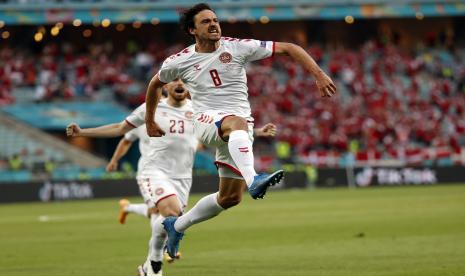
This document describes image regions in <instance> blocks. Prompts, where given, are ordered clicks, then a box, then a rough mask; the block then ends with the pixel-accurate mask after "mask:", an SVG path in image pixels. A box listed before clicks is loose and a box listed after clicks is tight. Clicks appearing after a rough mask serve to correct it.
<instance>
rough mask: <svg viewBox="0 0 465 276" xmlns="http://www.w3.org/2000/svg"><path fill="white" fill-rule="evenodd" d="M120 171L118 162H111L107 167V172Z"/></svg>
mask: <svg viewBox="0 0 465 276" xmlns="http://www.w3.org/2000/svg"><path fill="white" fill-rule="evenodd" d="M117 169H118V162H114V161H110V163H108V165H107V167H106V171H107V172H114V171H116V170H117Z"/></svg>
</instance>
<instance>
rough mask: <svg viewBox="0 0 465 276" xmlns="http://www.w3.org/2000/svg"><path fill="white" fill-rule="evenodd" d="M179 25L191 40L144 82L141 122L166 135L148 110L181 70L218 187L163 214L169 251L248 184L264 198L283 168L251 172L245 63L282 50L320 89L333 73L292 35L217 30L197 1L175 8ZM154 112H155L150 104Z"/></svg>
mask: <svg viewBox="0 0 465 276" xmlns="http://www.w3.org/2000/svg"><path fill="white" fill-rule="evenodd" d="M181 25H182V27H183V29H184V31H185V32H186V33H187V34H188V35H190V36H191V37H193V38H194V39H195V44H193V45H191V46H189V47H188V48H186V49H184V50H183V51H181V52H179V53H178V54H175V55H172V56H171V57H169V58H167V59H166V60H165V61H164V63H163V65H162V67H161V69H160V71H159V72H158V73H157V74H156V75H155V76H154V77H153V78H152V79H151V81H150V83H149V85H148V88H147V99H146V103H147V106H146V108H147V111H146V117H145V122H146V127H147V133H148V135H149V136H150V137H162V136H164V135H168V134H167V133H166V132H165V131H164V130H163V128H162V127H161V125H159V124H158V120H162V119H161V118H159V116H158V115H157V116H155V111H158V109H157V105H158V99H159V98H160V96H161V89H160V88H161V87H162V86H163V85H164V84H165V83H169V82H170V81H172V80H174V79H177V78H180V79H182V80H183V81H184V82H185V83H186V86H187V87H188V88H189V92H190V95H191V97H192V103H193V109H194V131H195V135H196V136H197V137H198V139H199V140H200V142H202V143H203V144H205V145H207V146H210V145H211V146H214V147H216V149H217V150H216V160H217V161H216V163H217V165H218V166H219V170H218V172H219V177H220V183H219V191H218V192H217V193H214V194H211V195H208V196H205V197H204V198H202V199H200V200H199V201H198V202H197V204H196V205H195V206H194V207H193V208H192V209H191V210H190V211H189V212H187V213H185V214H184V215H182V216H180V217H177V216H176V215H173V216H172V217H168V218H166V219H165V220H164V222H163V225H164V228H165V230H166V231H167V233H168V242H167V251H168V254H169V255H170V256H171V257H174V256H175V255H176V252H177V251H178V248H179V242H180V240H181V239H182V237H183V235H184V231H185V230H186V229H187V228H189V227H190V226H192V225H194V224H196V223H199V222H202V221H205V220H208V219H210V218H213V217H215V216H216V215H218V214H219V213H221V212H222V211H224V210H225V209H228V208H230V207H233V206H235V205H237V204H239V203H240V202H241V199H242V191H243V190H244V189H245V187H247V189H248V191H249V193H250V195H251V196H252V198H254V199H257V198H263V196H264V195H265V193H266V191H267V189H268V187H270V186H272V185H275V184H276V183H278V182H279V181H280V180H281V178H282V177H283V171H282V170H278V171H276V172H274V173H272V174H257V173H256V172H255V169H254V156H253V153H252V128H253V118H252V117H251V110H250V104H249V101H248V93H247V78H246V71H245V65H246V63H247V62H250V61H254V60H260V59H264V58H267V57H270V56H273V55H274V54H283V55H289V56H290V57H291V58H293V59H294V61H296V62H298V63H299V64H301V65H302V66H303V67H304V68H305V69H306V70H308V71H309V72H310V73H311V74H312V75H313V76H314V77H315V79H316V84H317V86H318V89H319V91H320V93H321V96H322V97H331V96H333V95H334V94H335V93H336V87H335V85H334V84H333V81H332V80H331V78H330V77H328V76H327V75H326V74H325V73H324V72H323V71H322V70H321V68H320V67H319V66H318V65H317V64H316V62H315V61H314V60H313V59H312V58H311V57H310V56H309V55H308V53H307V52H305V50H303V49H302V48H301V47H300V46H297V45H295V44H292V43H283V42H271V41H258V40H252V39H234V38H227V37H221V28H220V24H219V22H218V18H217V16H216V14H215V12H214V11H213V10H212V9H211V8H210V7H209V6H208V5H207V4H203V3H202V4H197V5H195V6H193V7H192V8H190V9H188V10H186V11H184V12H183V13H182V14H181ZM157 114H158V112H157Z"/></svg>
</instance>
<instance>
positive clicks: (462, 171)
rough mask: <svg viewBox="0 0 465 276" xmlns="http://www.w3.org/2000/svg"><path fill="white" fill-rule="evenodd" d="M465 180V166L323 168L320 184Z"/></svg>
mask: <svg viewBox="0 0 465 276" xmlns="http://www.w3.org/2000/svg"><path fill="white" fill-rule="evenodd" d="M461 182H462V183H465V167H461V166H455V167H402V168H393V167H366V168H355V169H349V170H346V169H319V170H318V179H317V181H316V186H318V187H332V186H347V185H353V186H357V187H368V186H401V185H432V184H441V183H461Z"/></svg>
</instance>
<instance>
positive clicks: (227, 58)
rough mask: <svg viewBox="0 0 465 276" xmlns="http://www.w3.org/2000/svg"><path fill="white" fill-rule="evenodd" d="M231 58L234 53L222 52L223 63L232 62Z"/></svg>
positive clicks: (221, 59)
mask: <svg viewBox="0 0 465 276" xmlns="http://www.w3.org/2000/svg"><path fill="white" fill-rule="evenodd" d="M231 60H232V55H231V54H230V53H228V52H223V53H221V55H220V61H221V62H222V63H230V62H231Z"/></svg>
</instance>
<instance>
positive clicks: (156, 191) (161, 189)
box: [155, 188, 165, 195]
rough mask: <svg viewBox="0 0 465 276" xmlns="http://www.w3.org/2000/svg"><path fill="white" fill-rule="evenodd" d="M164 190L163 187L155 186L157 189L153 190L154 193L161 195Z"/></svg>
mask: <svg viewBox="0 0 465 276" xmlns="http://www.w3.org/2000/svg"><path fill="white" fill-rule="evenodd" d="M164 192H165V190H164V189H163V188H157V189H156V190H155V194H156V195H161V194H163V193H164Z"/></svg>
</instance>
